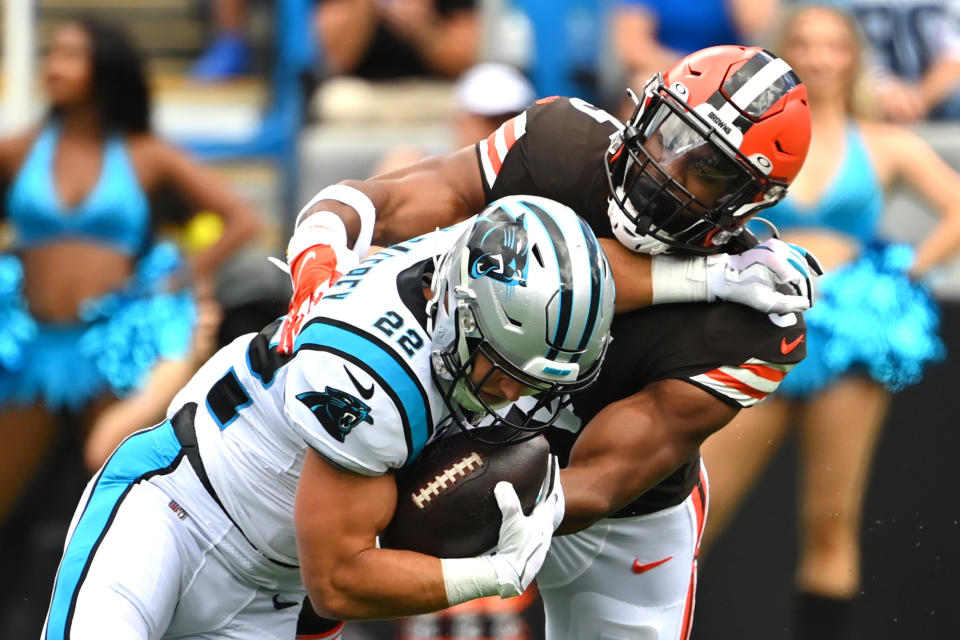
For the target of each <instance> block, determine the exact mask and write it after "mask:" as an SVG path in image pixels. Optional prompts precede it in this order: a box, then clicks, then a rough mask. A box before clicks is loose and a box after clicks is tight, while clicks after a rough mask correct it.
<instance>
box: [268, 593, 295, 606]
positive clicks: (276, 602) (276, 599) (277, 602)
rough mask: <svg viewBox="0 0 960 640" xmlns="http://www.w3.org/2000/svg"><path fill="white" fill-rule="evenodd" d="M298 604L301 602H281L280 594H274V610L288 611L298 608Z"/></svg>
mask: <svg viewBox="0 0 960 640" xmlns="http://www.w3.org/2000/svg"><path fill="white" fill-rule="evenodd" d="M298 604H300V603H299V602H285V601H283V600H281V599H280V595H279V594H274V595H273V608H274V609H288V608H290V607H295V606H297V605H298Z"/></svg>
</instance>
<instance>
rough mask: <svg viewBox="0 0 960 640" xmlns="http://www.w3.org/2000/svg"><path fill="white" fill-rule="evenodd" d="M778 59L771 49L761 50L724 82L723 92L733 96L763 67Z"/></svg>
mask: <svg viewBox="0 0 960 640" xmlns="http://www.w3.org/2000/svg"><path fill="white" fill-rule="evenodd" d="M776 59H778V58H777V57H776V56H774V55H773V54H772V53H770V52H769V51H759V52H758V53H756V54H755V55H754V56H753V57H752V58H750V59H749V60H747V61H746V63H744V65H743V66H742V67H740V68H739V69H737V72H736V73H735V74H733V75H732V76H730V77H729V78H728V79H727V80H726V82H724V83H723V87H722V88H723V92H724V93H726V94H727V95H728V96H732V95H733V94H735V93H736V92H737V91H739V90H740V89H741V88H742V87H743V85H745V84H747V82H749V81H750V79H751V78H753V77H754V76H756V75H757V74H758V73H759V72H760V70H761V69H763V68H764V67H765V66H766V65H767V64H769V63H770V62H771V61H772V60H776Z"/></svg>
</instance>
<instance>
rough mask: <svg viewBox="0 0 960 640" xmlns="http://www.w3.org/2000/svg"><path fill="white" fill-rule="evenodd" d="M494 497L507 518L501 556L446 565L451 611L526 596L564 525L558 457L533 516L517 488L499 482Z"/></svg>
mask: <svg viewBox="0 0 960 640" xmlns="http://www.w3.org/2000/svg"><path fill="white" fill-rule="evenodd" d="M493 492H494V495H495V496H496V499H497V504H498V505H499V507H500V512H501V513H502V514H503V522H502V523H501V524H500V538H499V540H498V541H497V551H496V554H494V555H492V556H479V557H476V558H452V559H450V558H444V559H441V561H440V563H441V567H442V571H443V580H444V586H445V588H446V591H447V602H448V603H449V604H450V605H451V606H452V605H455V604H459V603H461V602H466V601H467V600H473V599H474V598H481V597H484V596H490V595H496V594H500V597H501V598H510V597H513V596H518V595H520V594H521V593H523V592H524V591H525V590H526V588H527V587H528V586H530V583H531V582H533V578H534V576H536V575H537V572H538V571H539V570H540V567H541V566H542V565H543V561H544V559H545V558H546V556H547V549H549V548H550V539H551V537H552V535H553V532H554V530H555V529H556V528H557V527H558V526H560V521H561V520H563V511H564V504H565V503H564V500H563V488H562V487H561V486H560V465H559V463H558V461H557V457H556V456H550V461H549V463H548V465H547V474H546V476H545V477H544V480H543V485H542V486H541V487H540V495H539V496H538V497H537V502H536V505H535V506H534V507H533V511H532V512H531V513H530V515H529V516H525V515H523V511H522V510H521V508H520V499H519V498H518V497H517V492H516V491H515V490H514V488H513V485H512V484H510V483H509V482H498V483H497V485H496V486H495V487H494V488H493Z"/></svg>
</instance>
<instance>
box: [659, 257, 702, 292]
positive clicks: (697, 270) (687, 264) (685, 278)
mask: <svg viewBox="0 0 960 640" xmlns="http://www.w3.org/2000/svg"><path fill="white" fill-rule="evenodd" d="M706 267H707V262H706V258H704V257H694V258H677V257H674V256H668V255H657V256H653V259H652V263H651V265H650V276H651V280H652V285H653V304H667V303H670V302H704V301H709V299H708V295H707V293H708V287H707V268H706Z"/></svg>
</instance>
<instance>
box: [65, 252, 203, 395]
mask: <svg viewBox="0 0 960 640" xmlns="http://www.w3.org/2000/svg"><path fill="white" fill-rule="evenodd" d="M181 265H182V262H181V260H180V257H179V254H178V252H177V250H176V248H175V247H174V246H173V245H170V244H159V245H157V246H155V247H154V248H153V249H152V250H151V251H150V252H149V253H147V255H145V256H144V257H143V258H142V259H141V261H140V262H139V263H138V265H137V271H136V274H135V275H134V277H133V278H132V279H131V281H130V283H129V285H128V286H127V287H125V288H124V289H123V290H121V291H119V292H115V293H110V294H107V295H104V296H100V297H99V298H94V299H91V300H87V301H84V304H83V305H82V307H81V318H82V319H84V320H87V321H89V322H92V323H93V324H92V326H91V327H90V329H89V330H88V331H87V332H86V333H85V334H84V336H83V338H82V339H81V348H82V349H83V351H84V353H87V354H89V355H90V357H92V358H93V359H94V360H95V361H96V363H97V367H98V368H99V369H100V371H101V372H102V373H103V375H104V376H105V377H106V379H107V380H108V381H109V383H110V386H111V388H112V389H113V391H114V392H115V393H117V394H119V395H123V394H127V393H129V392H130V391H132V390H134V389H136V388H138V387H140V386H142V385H143V383H144V382H145V381H146V378H147V375H148V373H149V371H150V369H151V368H152V367H153V365H154V363H155V362H156V361H157V359H158V358H164V359H168V360H175V359H180V358H183V357H184V356H186V354H187V352H188V350H189V348H190V342H191V338H192V336H193V329H194V321H195V319H196V307H195V305H194V302H193V298H192V297H191V296H190V294H189V293H188V292H186V291H180V292H175V293H170V292H166V291H165V288H166V287H167V284H168V280H169V277H170V276H171V275H173V274H175V273H176V272H177V270H178V269H180V267H181Z"/></svg>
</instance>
